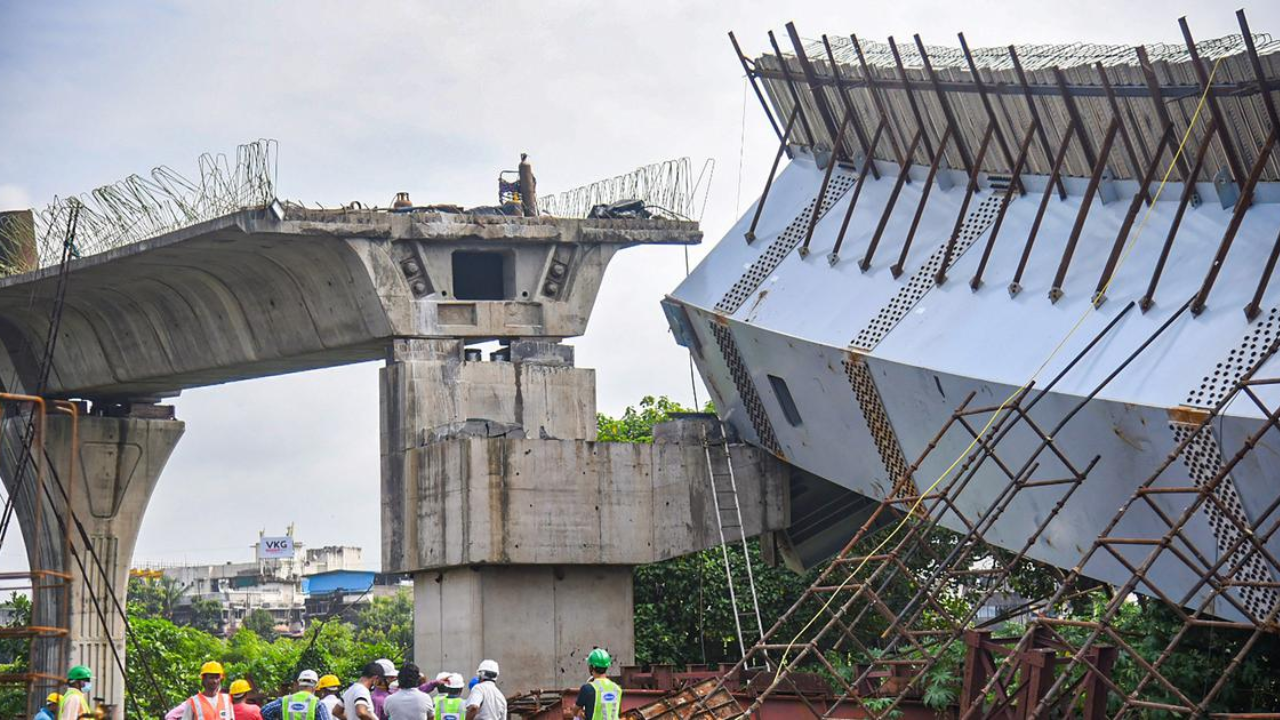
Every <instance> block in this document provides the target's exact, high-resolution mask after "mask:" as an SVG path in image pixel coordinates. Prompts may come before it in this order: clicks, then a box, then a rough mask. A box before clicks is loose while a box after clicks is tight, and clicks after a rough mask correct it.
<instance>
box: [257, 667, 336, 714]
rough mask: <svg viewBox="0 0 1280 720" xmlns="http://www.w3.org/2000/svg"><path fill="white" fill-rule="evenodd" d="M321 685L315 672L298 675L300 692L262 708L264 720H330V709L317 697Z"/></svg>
mask: <svg viewBox="0 0 1280 720" xmlns="http://www.w3.org/2000/svg"><path fill="white" fill-rule="evenodd" d="M319 684H320V677H319V676H318V675H316V671H315V670H303V671H302V672H300V673H298V681H297V682H296V683H294V687H296V688H297V689H298V691H297V692H295V693H294V694H292V695H285V696H284V697H282V698H280V699H279V700H274V701H272V702H269V703H267V704H266V705H264V706H262V720H329V708H327V707H325V706H324V705H323V704H322V703H321V702H320V698H318V697H316V686H317V685H319Z"/></svg>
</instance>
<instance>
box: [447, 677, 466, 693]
mask: <svg viewBox="0 0 1280 720" xmlns="http://www.w3.org/2000/svg"><path fill="white" fill-rule="evenodd" d="M448 675H449V677H448V678H446V679H445V681H444V686H445V687H447V688H449V689H450V690H461V689H462V688H463V686H465V685H466V684H467V681H466V680H463V679H462V676H461V675H459V674H458V673H448Z"/></svg>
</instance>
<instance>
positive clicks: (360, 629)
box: [355, 588, 413, 657]
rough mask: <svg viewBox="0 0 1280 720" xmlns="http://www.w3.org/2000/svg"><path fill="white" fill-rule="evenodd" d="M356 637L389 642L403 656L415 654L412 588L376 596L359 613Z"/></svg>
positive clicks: (375, 641) (369, 641) (363, 640)
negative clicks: (410, 591)
mask: <svg viewBox="0 0 1280 720" xmlns="http://www.w3.org/2000/svg"><path fill="white" fill-rule="evenodd" d="M355 625H356V639H357V640H358V641H359V642H362V643H385V644H387V645H390V646H392V647H394V648H396V650H397V654H398V655H400V656H401V657H413V596H412V595H411V594H410V593H409V589H408V588H399V589H397V590H396V593H395V594H394V595H387V596H383V597H375V598H373V600H372V601H370V602H369V604H368V605H366V606H365V607H363V608H361V609H360V611H359V613H358V614H357V615H356V623H355Z"/></svg>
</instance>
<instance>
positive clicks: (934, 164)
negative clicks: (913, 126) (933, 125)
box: [889, 128, 951, 277]
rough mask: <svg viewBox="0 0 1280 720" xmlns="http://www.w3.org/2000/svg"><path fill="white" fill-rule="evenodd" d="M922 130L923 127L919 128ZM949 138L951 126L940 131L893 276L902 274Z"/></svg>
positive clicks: (893, 268) (891, 269)
mask: <svg viewBox="0 0 1280 720" xmlns="http://www.w3.org/2000/svg"><path fill="white" fill-rule="evenodd" d="M921 132H923V129H922V130H921ZM950 140H951V128H947V130H946V132H944V133H942V140H941V142H940V143H939V144H938V150H937V152H935V153H934V154H933V159H932V160H930V161H929V174H928V175H926V176H925V179H924V188H923V189H921V191H920V204H918V205H916V214H915V217H913V218H912V219H911V229H910V230H908V231H907V239H906V240H905V241H904V242H903V243H902V252H901V253H900V254H899V255H898V262H896V263H894V264H893V265H892V266H891V267H890V268H889V272H891V273H893V276H894V277H898V276H899V275H901V274H902V268H903V267H904V266H905V265H906V264H907V253H909V252H911V241H912V240H914V239H915V237H916V230H918V229H919V228H920V218H922V217H924V206H925V204H926V203H928V202H929V193H930V191H931V190H933V181H934V178H936V177H937V176H938V166H939V165H941V164H942V156H943V155H944V154H945V153H946V152H947V143H948V142H949V141H950Z"/></svg>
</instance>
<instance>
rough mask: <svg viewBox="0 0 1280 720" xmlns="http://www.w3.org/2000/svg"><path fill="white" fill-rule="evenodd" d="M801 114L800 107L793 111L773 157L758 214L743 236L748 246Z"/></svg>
mask: <svg viewBox="0 0 1280 720" xmlns="http://www.w3.org/2000/svg"><path fill="white" fill-rule="evenodd" d="M799 114H800V106H799V105H797V106H795V107H794V108H792V109H791V117H790V118H789V119H788V120H787V131H786V132H785V133H783V134H782V138H781V142H779V144H778V154H777V155H775V156H774V157H773V166H772V167H770V168H769V177H768V178H766V179H765V181H764V193H762V194H761V195H760V202H758V203H756V214H755V215H754V216H752V218H751V227H750V228H747V232H746V233H745V234H744V235H743V237H745V238H746V239H747V244H748V245H750V244H751V241H753V240H755V239H756V226H757V225H759V224H760V214H761V213H763V212H764V201H765V200H768V199H769V191H770V190H771V189H773V179H774V177H775V176H776V175H777V174H778V163H780V162H782V154H783V153H788V154H789V153H790V151H789V150H788V148H787V141H788V140H789V139H790V138H791V129H792V128H794V127H795V124H796V116H797V115H799Z"/></svg>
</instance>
